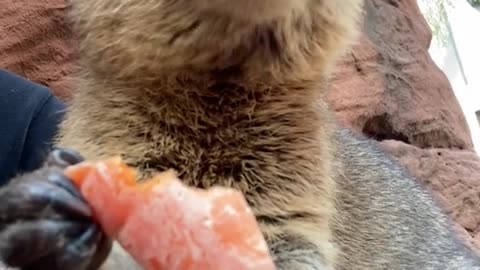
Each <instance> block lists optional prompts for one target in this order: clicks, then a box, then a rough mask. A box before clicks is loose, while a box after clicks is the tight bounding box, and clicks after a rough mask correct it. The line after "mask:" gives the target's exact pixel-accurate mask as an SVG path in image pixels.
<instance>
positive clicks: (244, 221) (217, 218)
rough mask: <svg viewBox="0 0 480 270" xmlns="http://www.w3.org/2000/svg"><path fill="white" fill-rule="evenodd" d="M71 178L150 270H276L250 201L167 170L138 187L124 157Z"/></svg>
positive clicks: (110, 230) (83, 167) (78, 168)
mask: <svg viewBox="0 0 480 270" xmlns="http://www.w3.org/2000/svg"><path fill="white" fill-rule="evenodd" d="M65 174H66V175H67V176H68V177H70V178H71V179H72V180H73V181H74V183H75V184H76V185H77V187H78V188H79V189H80V191H81V193H82V194H83V196H84V197H85V198H86V200H87V201H88V202H89V204H90V205H91V207H92V209H93V212H94V216H95V218H96V219H97V220H98V222H99V223H100V224H101V225H102V227H103V229H104V230H105V232H106V233H107V235H109V236H110V237H112V238H114V239H116V240H117V241H118V242H119V243H120V245H122V246H123V248H124V249H125V250H126V251H127V252H129V253H130V254H131V255H132V257H133V258H134V259H135V260H136V261H137V262H138V263H139V264H141V265H142V266H144V267H145V269H148V270H167V269H168V270H190V269H191V270H193V269H202V270H218V269H225V270H227V269H228V270H260V269H261V270H274V269H275V266H274V264H273V261H272V259H271V257H270V253H269V251H268V248H267V244H266V242H265V240H264V238H263V235H262V234H261V232H260V230H259V228H258V224H257V222H256V219H255V217H254V215H253V213H252V212H251V210H250V208H249V207H248V205H247V203H246V201H245V199H244V197H243V196H242V194H241V193H240V192H238V191H235V190H232V189H227V188H221V187H215V188H211V189H209V190H200V189H194V188H190V187H187V186H185V185H183V184H182V183H181V182H180V181H179V180H178V178H177V177H176V175H175V173H174V172H172V171H167V172H164V173H161V174H159V175H158V176H156V177H154V178H153V179H152V180H150V181H146V182H144V183H137V182H136V171H135V170H133V169H131V168H129V167H128V166H127V165H125V164H124V163H123V162H122V160H121V159H119V158H113V159H109V160H105V161H101V162H96V163H87V162H85V163H82V164H79V165H75V166H72V167H69V168H67V169H66V170H65Z"/></svg>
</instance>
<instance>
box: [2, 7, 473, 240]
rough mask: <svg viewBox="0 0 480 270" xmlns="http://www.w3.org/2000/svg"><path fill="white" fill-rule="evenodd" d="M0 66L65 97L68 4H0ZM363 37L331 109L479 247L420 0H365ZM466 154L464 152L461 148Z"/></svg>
mask: <svg viewBox="0 0 480 270" xmlns="http://www.w3.org/2000/svg"><path fill="white" fill-rule="evenodd" d="M0 7H1V8H0V67H1V68H7V69H9V70H11V71H13V72H17V73H19V74H20V75H23V76H25V77H27V78H29V79H31V80H33V81H35V82H39V83H42V84H44V85H47V86H50V87H51V88H52V89H53V90H54V91H55V93H56V94H57V95H59V96H61V97H63V98H67V97H68V96H69V94H70V89H71V87H72V82H71V80H69V75H71V74H72V72H73V71H74V67H75V53H74V50H73V49H72V48H73V46H72V42H71V39H72V36H71V32H70V29H69V27H68V25H67V23H66V21H65V17H64V16H65V11H66V10H65V3H64V1H63V0H37V1H27V0H0ZM366 15H367V16H366V20H365V23H364V34H363V36H362V37H361V39H360V40H359V42H358V45H357V46H356V47H355V48H354V49H353V50H352V51H351V52H350V53H349V54H347V55H346V57H345V59H344V61H343V62H341V63H340V66H339V68H338V72H337V73H336V74H335V75H334V78H333V88H332V90H331V94H330V101H331V105H332V108H333V109H334V110H335V111H336V112H337V115H338V117H339V119H340V120H341V121H342V122H343V123H345V124H346V125H348V126H350V127H352V128H353V129H354V130H356V131H358V132H363V133H365V134H367V135H369V136H371V137H372V138H375V139H377V140H379V141H382V143H381V144H382V146H383V147H384V148H385V149H386V150H388V151H389V152H391V153H392V154H393V155H394V156H395V157H396V158H397V159H398V160H399V161H400V162H401V163H402V164H404V165H405V166H406V167H407V168H408V169H409V170H410V171H411V172H412V174H413V175H415V176H417V177H418V179H419V180H420V181H422V182H423V183H425V184H426V185H427V186H428V187H430V188H432V189H433V190H434V192H435V194H436V196H437V198H438V199H439V201H440V202H441V203H442V204H444V206H445V207H446V209H447V211H448V213H449V214H450V215H451V216H452V217H453V218H454V219H455V221H456V222H457V223H458V224H459V225H461V226H459V228H460V230H459V231H460V232H461V233H462V234H463V235H464V236H465V237H466V238H467V239H468V241H470V242H472V243H476V244H477V247H480V196H479V194H480V160H479V158H478V156H477V155H476V154H474V153H473V152H471V150H472V141H471V138H470V134H469V130H468V127H467V124H466V121H465V119H464V117H463V115H462V111H461V109H460V107H459V105H458V102H457V100H456V98H455V96H454V94H453V91H452V89H451V86H450V84H449V82H448V81H447V79H446V77H445V76H444V74H443V73H442V72H441V71H440V70H439V69H438V68H437V67H436V66H435V64H434V62H433V61H432V59H431V58H430V56H429V55H428V52H427V48H428V46H429V43H430V39H431V32H430V30H429V28H428V26H427V25H426V23H425V21H424V19H423V17H422V15H421V14H420V11H419V10H418V7H417V4H416V2H415V0H398V1H388V0H367V6H366ZM461 149H465V150H461Z"/></svg>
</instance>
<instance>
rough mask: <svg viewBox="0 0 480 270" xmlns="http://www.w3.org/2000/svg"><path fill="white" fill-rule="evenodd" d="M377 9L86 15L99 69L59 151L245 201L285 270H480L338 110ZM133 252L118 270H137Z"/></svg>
mask: <svg viewBox="0 0 480 270" xmlns="http://www.w3.org/2000/svg"><path fill="white" fill-rule="evenodd" d="M362 2H363V1H361V0H342V1H339V0H236V1H227V0H209V1H205V0H189V1H187V0H120V1H94V0H83V1H76V2H75V3H74V4H73V9H72V19H73V22H74V24H75V31H76V33H77V34H78V37H79V39H80V49H81V50H80V51H81V56H82V57H81V59H82V65H83V67H84V68H83V72H82V74H81V76H80V83H79V84H78V89H77V91H76V94H75V97H74V99H73V101H72V102H71V104H70V109H69V112H68V114H67V117H66V120H65V122H64V124H63V127H62V131H61V134H60V136H59V145H60V146H62V147H68V148H73V149H76V150H78V151H79V152H81V153H82V154H83V155H84V156H85V157H86V158H87V159H99V158H106V157H110V156H113V155H121V156H123V158H124V159H125V160H126V161H127V162H128V163H129V164H130V165H132V166H135V167H137V168H138V169H140V171H141V172H142V179H146V178H147V177H149V176H151V175H152V174H154V173H156V172H159V171H163V170H166V169H172V168H173V169H175V170H177V172H178V173H179V176H180V177H181V179H182V180H183V181H185V182H186V183H188V184H191V185H194V186H197V187H204V188H207V187H210V186H213V185H223V186H230V187H235V188H237V189H239V190H241V191H243V192H244V194H245V195H246V198H247V200H248V202H249V203H250V205H251V206H252V208H253V210H254V212H255V214H256V216H257V219H258V221H259V223H260V226H261V228H262V231H263V233H264V235H265V237H266V239H267V241H268V242H269V245H270V247H271V250H272V254H273V256H274V258H275V261H276V264H277V266H278V269H279V270H308V269H312V270H313V269H322V270H324V269H345V270H347V269H353V270H355V269H399V270H400V269H480V268H474V267H473V263H474V262H473V259H471V258H470V257H469V256H470V255H468V254H469V253H468V252H467V251H463V246H462V245H461V244H459V243H457V242H456V240H455V238H454V237H452V236H451V235H452V234H451V233H450V231H449V229H448V224H447V223H448V221H447V220H446V218H445V217H444V216H443V215H442V214H441V213H440V211H439V210H438V208H436V206H434V204H433V203H432V201H431V199H430V197H429V195H428V194H427V193H425V192H424V191H423V190H422V189H421V188H420V187H418V186H416V184H415V181H414V180H412V179H411V178H410V177H409V176H408V175H406V174H405V173H403V171H402V170H401V169H400V168H398V167H397V165H395V164H394V163H393V162H391V161H390V160H389V159H388V157H386V156H385V155H384V154H382V153H381V152H380V151H379V150H378V149H377V148H376V147H375V146H374V145H373V144H371V143H370V142H369V141H366V140H364V139H363V138H356V137H354V136H353V135H351V134H350V133H348V132H347V131H344V130H342V129H340V128H339V127H337V125H336V124H335V122H334V121H333V117H332V115H331V113H330V112H329V110H328V106H327V105H326V104H325V103H324V99H323V96H324V95H325V92H326V90H325V84H326V82H325V80H326V79H327V78H328V75H329V73H330V72H331V70H332V67H333V65H334V64H335V61H336V60H337V59H338V57H339V56H340V55H341V53H343V52H344V51H345V50H346V48H348V46H349V45H350V43H351V41H353V40H354V38H355V36H356V33H357V29H356V28H357V26H358V25H359V19H360V15H361V8H362V4H363V3H362ZM418 204H420V205H419V206H418ZM413 205H415V207H413ZM161 224H162V221H159V226H161ZM417 226H420V228H419V229H418V228H417ZM424 230H430V231H431V232H429V233H425V232H424ZM420 231H422V233H421V234H419V232H420ZM405 239H409V240H411V241H412V242H408V241H405ZM436 242H438V243H436ZM454 247H455V248H454ZM457 247H458V251H456V250H457ZM117 248H118V247H117ZM117 248H116V249H115V250H114V251H113V254H112V255H111V259H110V260H108V261H107V263H106V265H105V268H112V269H113V268H119V269H132V267H133V266H131V265H127V264H126V263H123V262H122V260H124V259H125V260H127V259H128V258H127V257H128V256H126V255H125V254H123V255H119V254H120V253H119V252H121V250H120V249H117ZM460 249H461V250H462V251H460ZM158 252H162V251H158ZM419 254H422V255H419ZM423 255H425V256H426V257H423ZM429 257H431V258H429ZM115 263H119V264H117V265H115ZM462 263H463V264H462ZM475 263H477V264H476V265H477V267H478V262H475ZM113 265H115V266H113ZM419 265H420V266H422V265H423V266H424V267H423V268H422V267H420V268H416V267H417V266H419ZM412 267H413V268H412ZM462 267H463V268H462ZM465 267H466V268H465Z"/></svg>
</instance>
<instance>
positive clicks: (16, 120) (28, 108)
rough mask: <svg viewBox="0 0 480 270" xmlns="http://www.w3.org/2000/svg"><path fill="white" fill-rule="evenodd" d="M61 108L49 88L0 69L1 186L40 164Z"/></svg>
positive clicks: (58, 120) (62, 107)
mask: <svg viewBox="0 0 480 270" xmlns="http://www.w3.org/2000/svg"><path fill="white" fill-rule="evenodd" d="M64 111H65V105H64V104H63V103H62V102H61V101H60V100H58V99H57V98H56V97H55V96H53V95H52V93H51V92H50V90H49V89H48V88H46V87H43V86H41V85H39V84H35V83H32V82H30V81H28V80H26V79H24V78H21V77H19V76H17V75H15V74H12V73H9V72H7V71H3V70H0V169H1V170H0V185H3V184H5V183H6V182H7V181H8V180H9V179H11V178H12V177H14V176H15V175H17V174H20V173H26V172H30V171H32V170H35V169H37V168H39V167H40V166H41V165H42V163H43V162H44V160H45V158H46V156H47V154H48V153H49V152H50V150H51V148H52V145H53V138H54V136H55V134H56V132H57V128H58V124H59V123H60V121H61V119H62V118H63V115H64Z"/></svg>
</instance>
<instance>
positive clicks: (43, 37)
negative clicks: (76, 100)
mask: <svg viewBox="0 0 480 270" xmlns="http://www.w3.org/2000/svg"><path fill="white" fill-rule="evenodd" d="M65 8H66V4H65V1H64V0H35V1H28V0H0V68H3V69H7V70H9V71H12V72H15V73H18V74H20V75H22V76H25V77H26V78H28V79H30V80H32V81H34V82H37V83H41V84H43V85H46V86H49V87H50V88H51V89H53V90H54V92H55V93H56V94H57V95H59V96H61V97H62V98H66V97H67V96H68V95H69V94H70V91H71V85H72V83H71V82H70V79H69V77H68V75H70V74H71V73H72V71H73V70H74V63H75V61H74V57H75V54H74V50H73V49H72V48H73V46H72V44H71V37H72V36H71V31H70V28H69V26H68V24H67V23H66V19H65V12H66V10H65Z"/></svg>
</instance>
